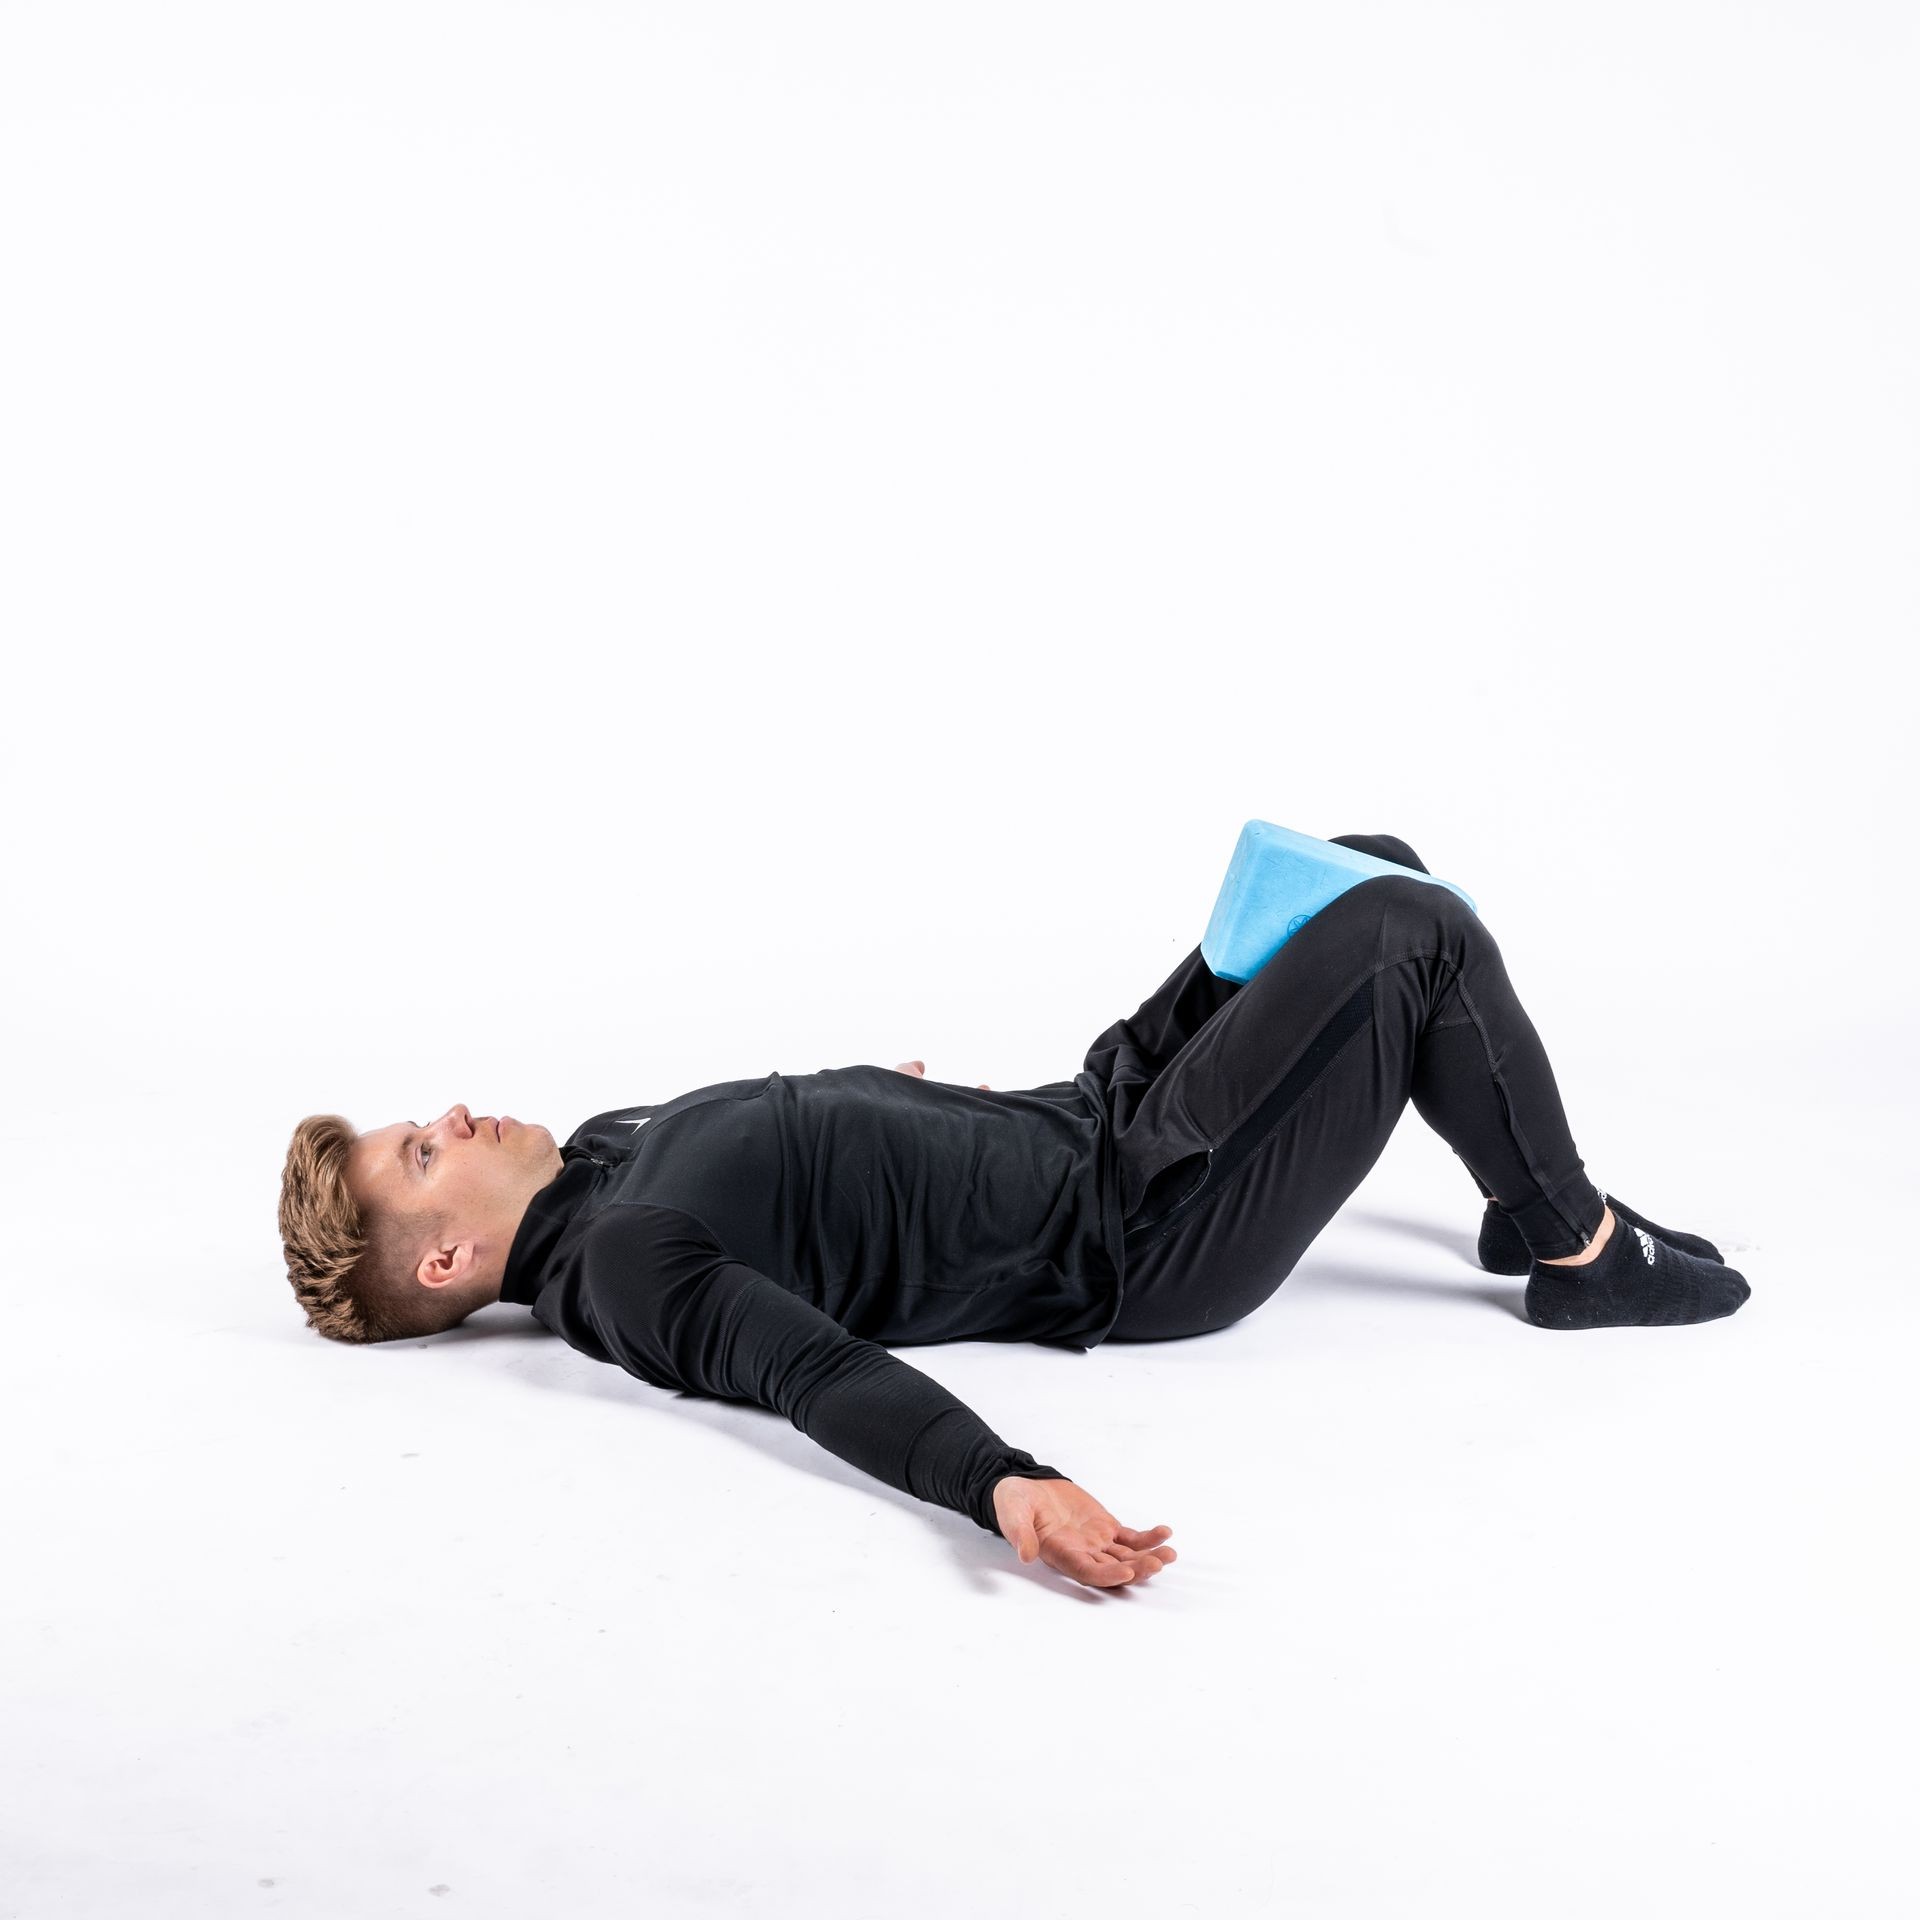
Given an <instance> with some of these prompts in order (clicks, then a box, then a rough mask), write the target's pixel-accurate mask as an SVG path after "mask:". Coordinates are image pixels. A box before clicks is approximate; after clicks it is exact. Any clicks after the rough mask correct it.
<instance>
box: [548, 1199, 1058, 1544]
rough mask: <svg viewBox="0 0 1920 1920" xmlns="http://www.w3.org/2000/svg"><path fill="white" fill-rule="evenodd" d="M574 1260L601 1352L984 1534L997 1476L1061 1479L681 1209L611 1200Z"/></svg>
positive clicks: (990, 1525)
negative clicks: (739, 1406) (763, 1424)
mask: <svg viewBox="0 0 1920 1920" xmlns="http://www.w3.org/2000/svg"><path fill="white" fill-rule="evenodd" d="M583 1252H584V1254H585V1259H584V1278H585V1283H586V1284H585V1294H586V1303H585V1304H586V1306H587V1311H588V1313H589V1315H590V1317H591V1319H592V1321H593V1323H594V1327H595V1330H596V1332H597V1333H598V1335H599V1338H600V1340H601V1343H602V1344H603V1345H604V1346H605V1348H606V1349H607V1352H608V1355H609V1356H610V1357H611V1358H612V1359H613V1360H614V1361H615V1362H616V1363H617V1364H618V1365H620V1366H621V1367H623V1368H625V1369H626V1371H627V1372H629V1373H632V1374H634V1375H636V1376H637V1377H638V1378H640V1379H643V1380H646V1381H649V1382H651V1383H652V1384H653V1385H655V1386H666V1387H679V1388H681V1389H683V1390H684V1391H687V1392H690V1393H697V1394H706V1395H710V1396H712V1397H714V1398H716V1399H723V1400H744V1401H749V1402H751V1403H752V1404H754V1405H755V1406H761V1407H767V1408H770V1409H772V1410H773V1411H774V1412H776V1413H781V1414H784V1415H785V1416H786V1417H787V1419H789V1420H790V1421H792V1422H793V1424H794V1425H795V1426H796V1427H798V1428H799V1430H800V1431H801V1432H802V1433H804V1434H805V1435H807V1437H808V1438H809V1439H811V1440H814V1441H817V1442H818V1443H819V1444H820V1445H821V1446H823V1447H825V1448H826V1449H827V1451H828V1452H829V1453H835V1454H838V1455H839V1456H840V1458H841V1459H842V1460H845V1461H847V1462H849V1463H850V1464H851V1465H853V1466H856V1467H858V1468H860V1469H861V1471H862V1472H865V1473H870V1474H872V1475H873V1476H874V1478H875V1479H877V1480H884V1481H885V1482H886V1483H887V1485H888V1486H890V1487H898V1488H899V1489H900V1490H901V1491H902V1492H903V1493H910V1494H913V1495H914V1496H915V1497H916V1498H917V1499H921V1500H927V1501H931V1502H932V1503H933V1504H934V1505H936V1506H942V1507H949V1508H951V1509H952V1510H953V1511H954V1512H955V1513H963V1514H965V1515H966V1516H967V1517H968V1518H969V1519H971V1520H972V1521H974V1523H975V1524H976V1525H978V1526H981V1527H984V1528H985V1529H986V1530H987V1532H989V1533H991V1534H993V1535H995V1536H996V1537H998V1536H999V1533H1000V1528H999V1526H998V1524H997V1523H996V1521H995V1519H994V1512H993V1488H994V1483H995V1482H996V1481H998V1480H1000V1479H1002V1478H1003V1477H1004V1476H1006V1475H1008V1474H1017V1475H1020V1476H1022V1477H1023V1478H1026V1479H1030V1480H1064V1479H1066V1478H1067V1477H1068V1476H1067V1475H1066V1474H1064V1473H1062V1472H1061V1471H1060V1470H1059V1469H1058V1468H1057V1467H1048V1466H1042V1465H1040V1464H1039V1463H1038V1462H1037V1461H1036V1460H1035V1459H1034V1457H1033V1455H1032V1454H1030V1453H1026V1452H1023V1451H1022V1450H1021V1449H1020V1448H1018V1447H1010V1446H1008V1445H1007V1443H1006V1442H1005V1441H1004V1440H1002V1439H1001V1438H1000V1436H999V1435H998V1434H997V1433H995V1432H994V1431H993V1429H992V1428H991V1427H989V1426H988V1425H987V1424H986V1422H985V1421H984V1420H982V1419H981V1418H980V1416H979V1415H978V1414H976V1413H975V1412H974V1411H973V1410H972V1409H971V1408H970V1407H968V1406H967V1405H966V1404H965V1403H964V1402H963V1401H961V1400H959V1399H957V1398H955V1396H954V1395H953V1394H951V1393H949V1392H948V1391H947V1389H946V1388H945V1387H943V1386H942V1385H941V1384H940V1383H939V1381H937V1380H935V1379H933V1378H932V1377H931V1376H930V1375H928V1374H925V1373H922V1372H921V1371H920V1370H919V1368H918V1367H912V1366H909V1365H908V1364H907V1363H906V1362H905V1361H903V1360H900V1359H897V1358H895V1356H894V1355H893V1354H891V1353H889V1352H888V1351H887V1349H886V1348H885V1347H883V1346H880V1345H878V1344H877V1343H876V1342H874V1341H871V1340H864V1339H861V1338H860V1337H859V1336H858V1335H856V1334H853V1333H850V1332H849V1331H848V1330H847V1329H846V1328H845V1327H843V1326H841V1324H840V1323H839V1322H838V1321H837V1320H835V1319H834V1318H833V1317H832V1316H831V1315H830V1314H826V1313H823V1312H821V1310H820V1309H819V1308H818V1307H816V1306H814V1305H813V1304H812V1303H811V1302H810V1301H807V1300H803V1299H801V1298H800V1297H799V1295H798V1294H795V1293H790V1292H789V1291H788V1290H787V1289H786V1288H785V1287H783V1286H781V1285H780V1284H779V1283H778V1282H777V1281H775V1280H770V1279H768V1278H767V1276H766V1275H765V1274H763V1273H760V1272H758V1271H757V1270H756V1269H754V1268H752V1267H749V1266H746V1265H744V1264H742V1263H741V1262H740V1261H738V1260H735V1259H733V1258H731V1257H730V1256H729V1255H728V1254H727V1253H725V1252H724V1251H723V1250H722V1249H721V1248H720V1246H719V1245H718V1243H717V1242H716V1241H715V1240H714V1239H713V1237H712V1236H711V1234H709V1232H708V1231H707V1229H706V1227H705V1226H704V1225H702V1223H701V1222H700V1221H698V1220H697V1219H695V1218H694V1217H693V1216H692V1215H691V1214H685V1213H682V1212H680V1211H679V1210H678V1209H677V1208H672V1207H659V1206H653V1205H651V1204H641V1203H622V1204H616V1205H615V1206H612V1207H609V1208H608V1209H607V1210H606V1212H605V1213H604V1214H603V1215H602V1216H601V1217H600V1218H599V1219H598V1220H596V1221H595V1222H594V1225H593V1228H592V1229H591V1230H590V1233H589V1236H588V1240H587V1243H586V1246H585V1248H584V1249H583Z"/></svg>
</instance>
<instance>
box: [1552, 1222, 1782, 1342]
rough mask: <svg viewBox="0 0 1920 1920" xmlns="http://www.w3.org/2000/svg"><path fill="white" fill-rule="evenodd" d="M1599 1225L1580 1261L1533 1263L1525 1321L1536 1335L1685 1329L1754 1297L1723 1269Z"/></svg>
mask: <svg viewBox="0 0 1920 1920" xmlns="http://www.w3.org/2000/svg"><path fill="white" fill-rule="evenodd" d="M1609 1212H1611V1207H1610V1208H1609ZM1601 1225H1602V1231H1601V1232H1600V1233H1596V1234H1595V1235H1594V1236H1593V1245H1592V1246H1591V1247H1589V1248H1587V1250H1586V1252H1585V1253H1584V1254H1579V1255H1575V1256H1574V1257H1573V1258H1572V1259H1570V1260H1535V1261H1534V1262H1533V1263H1532V1266H1531V1268H1530V1269H1529V1272H1528V1275H1527V1318H1528V1319H1529V1320H1531V1321H1532V1322H1533V1324H1534V1325H1535V1326H1536V1327H1681V1326H1691V1325H1693V1324H1694V1323H1695V1322H1697V1321H1701V1320H1719V1319H1723V1318H1724V1317H1725V1316H1726V1315H1728V1314H1730V1313H1734V1312H1737V1311H1738V1309H1739V1308H1740V1307H1742V1306H1744V1305H1745V1304H1746V1301H1747V1298H1748V1296H1749V1295H1750V1294H1751V1292H1752V1289H1751V1288H1750V1287H1749V1286H1748V1285H1747V1282H1746V1277H1745V1276H1744V1275H1743V1274H1738V1273H1736V1272H1734V1270H1733V1269H1732V1268H1731V1267H1729V1266H1727V1265H1725V1264H1724V1263H1723V1262H1720V1261H1717V1260H1702V1259H1699V1258H1698V1257H1696V1256H1695V1255H1693V1254H1691V1253H1682V1252H1680V1250H1679V1249H1678V1248H1677V1247H1670V1246H1668V1245H1667V1243H1666V1242H1665V1241H1664V1240H1661V1239H1659V1238H1658V1237H1657V1236H1655V1235H1654V1234H1651V1233H1649V1232H1648V1231H1647V1230H1646V1228H1644V1227H1636V1226H1632V1225H1630V1224H1629V1223H1628V1222H1627V1221H1626V1220H1625V1219H1624V1218H1621V1219H1616V1220H1615V1221H1614V1222H1613V1225H1612V1229H1611V1231H1607V1230H1606V1226H1607V1223H1606V1221H1605V1220H1603V1221H1602V1223H1601ZM1596 1248H1597V1249H1598V1251H1597V1252H1596V1251H1595V1249H1596ZM1589 1256H1590V1257H1589Z"/></svg>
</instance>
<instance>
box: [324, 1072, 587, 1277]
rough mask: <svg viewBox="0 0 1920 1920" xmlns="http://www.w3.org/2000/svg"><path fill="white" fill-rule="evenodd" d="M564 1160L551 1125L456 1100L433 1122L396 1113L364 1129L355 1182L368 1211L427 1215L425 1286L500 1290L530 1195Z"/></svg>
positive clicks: (422, 1254)
mask: <svg viewBox="0 0 1920 1920" xmlns="http://www.w3.org/2000/svg"><path fill="white" fill-rule="evenodd" d="M560 1167H561V1160H560V1149H559V1148H558V1147H557V1146H556V1145H555V1144H554V1139H553V1135H552V1134H551V1133H549V1132H548V1131H547V1129H546V1128H545V1127H541V1126H534V1125H532V1124H530V1123H529V1122H527V1121H524V1120H516V1119H514V1118H513V1116H512V1115H511V1114H501V1115H500V1116H499V1117H498V1118H495V1117H493V1116H491V1115H481V1116H479V1117H477V1118H476V1117H475V1115H473V1114H472V1113H470V1112H469V1111H468V1110H467V1109H466V1108H465V1107H462V1106H455V1107H449V1108H448V1109H447V1110H446V1112H445V1113H443V1114H442V1115H441V1116H440V1118H439V1119H438V1120H436V1121H434V1122H433V1124H432V1125H431V1126H425V1127H422V1126H418V1125H416V1124H415V1123H414V1122H413V1121H411V1120H396V1121H395V1122H394V1123H393V1125H392V1126H390V1127H376V1128H375V1129H374V1130H373V1131H372V1132H371V1133H362V1134H359V1135H357V1136H356V1137H355V1139H354V1142H353V1145H352V1147H351V1148H350V1149H349V1151H348V1154H347V1185H348V1187H349V1189H350V1190H351V1191H352V1193H353V1197H354V1199H355V1200H356V1201H357V1202H358V1203H359V1204H360V1207H361V1209H362V1210H363V1211H365V1210H367V1209H369V1208H370V1207H373V1208H379V1209H380V1210H381V1211H383V1212H385V1213H387V1214H388V1215H389V1216H391V1217H393V1218H395V1219H398V1220H401V1221H403V1222H405V1221H409V1220H416V1219H417V1220H418V1221H419V1223H420V1232H419V1236H418V1237H419V1243H420V1244H419V1249H418V1254H419V1266H420V1269H421V1270H420V1274H419V1278H420V1280H421V1282H422V1284H423V1285H426V1286H449V1285H450V1286H455V1287H458V1288H460V1289H461V1290H462V1291H472V1292H473V1293H475V1294H476V1295H477V1296H479V1297H481V1298H484V1299H498V1298H499V1291H500V1279H501V1276H502V1274H503V1273H504V1272H505V1270H506V1264H507V1254H508V1253H509V1252H510V1251H511V1249H512V1246H513V1236H514V1234H515V1233H516V1232H517V1231H518V1230H519V1226H520V1221H521V1219H522V1217H523V1216H524V1215H525V1213H526V1210H527V1202H528V1201H529V1200H531V1199H532V1198H533V1196H534V1195H535V1194H536V1193H538V1192H539V1191H540V1189H541V1188H542V1187H544V1186H545V1185H547V1183H548V1182H549V1181H551V1180H552V1179H553V1178H554V1176H555V1175H556V1174H557V1173H559V1171H560ZM436 1216H437V1217H438V1218H439V1220H440V1221H441V1225H440V1227H439V1228H438V1230H435V1229H434V1227H433V1225H432V1222H433V1220H434V1219H435V1217H436ZM489 1289H490V1290H489Z"/></svg>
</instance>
